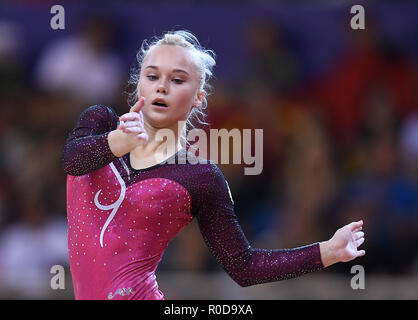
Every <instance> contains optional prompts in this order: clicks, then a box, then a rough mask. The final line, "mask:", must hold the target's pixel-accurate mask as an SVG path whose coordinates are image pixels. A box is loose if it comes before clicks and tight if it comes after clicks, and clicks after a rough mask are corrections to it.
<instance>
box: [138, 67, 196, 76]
mask: <svg viewBox="0 0 418 320" xmlns="http://www.w3.org/2000/svg"><path fill="white" fill-rule="evenodd" d="M148 68H150V69H155V70H158V67H157V66H147V67H146V68H145V69H148ZM173 72H182V73H185V74H187V75H189V73H188V72H187V71H185V70H183V69H173Z"/></svg>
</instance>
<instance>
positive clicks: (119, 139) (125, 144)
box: [107, 129, 135, 157]
mask: <svg viewBox="0 0 418 320" xmlns="http://www.w3.org/2000/svg"><path fill="white" fill-rule="evenodd" d="M126 135H127V134H126V133H124V132H123V131H121V130H118V129H116V130H113V131H111V132H109V134H108V136H107V141H108V144H109V148H110V151H112V153H113V154H114V155H115V156H116V157H122V156H123V155H125V154H126V153H128V152H130V151H131V150H132V149H134V147H135V145H134V144H133V143H131V142H130V139H128V138H129V137H127V136H126Z"/></svg>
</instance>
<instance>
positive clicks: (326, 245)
mask: <svg viewBox="0 0 418 320" xmlns="http://www.w3.org/2000/svg"><path fill="white" fill-rule="evenodd" d="M319 251H320V253H321V261H322V264H323V265H324V267H325V268H326V267H329V266H330V265H332V264H334V263H337V262H338V261H337V259H336V255H335V250H334V248H333V246H332V243H331V241H330V240H327V241H322V242H320V243H319Z"/></svg>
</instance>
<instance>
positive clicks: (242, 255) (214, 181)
mask: <svg viewBox="0 0 418 320" xmlns="http://www.w3.org/2000/svg"><path fill="white" fill-rule="evenodd" d="M201 178H202V184H201V185H202V186H203V187H204V188H205V189H206V192H205V193H204V194H205V196H204V197H202V201H200V204H199V206H198V208H197V210H196V217H197V221H198V224H199V227H200V230H201V233H202V236H203V239H204V240H205V242H206V244H207V245H208V247H209V249H210V251H211V252H212V254H213V255H214V256H215V257H216V259H217V260H218V262H219V263H220V265H221V266H222V267H223V268H224V270H225V271H226V272H227V273H228V274H229V275H230V276H231V278H232V279H234V280H235V281H236V282H237V283H238V284H239V285H240V286H251V285H254V284H259V283H266V282H273V281H279V280H284V279H289V278H294V277H298V276H301V275H303V274H306V273H310V272H314V271H317V270H320V269H323V268H324V267H327V266H328V265H330V264H332V263H335V262H338V261H343V260H341V259H342V258H344V259H348V258H349V257H352V256H358V255H359V254H358V253H355V250H354V247H355V246H356V245H357V244H358V243H359V242H358V239H356V240H355V242H353V241H351V240H348V239H349V236H350V235H351V233H350V231H349V230H356V228H357V229H358V228H359V225H354V224H350V225H348V226H346V227H344V228H341V229H340V230H338V231H337V232H336V234H335V235H334V237H333V238H332V239H331V240H329V241H325V242H321V243H319V242H318V243H314V244H310V245H307V246H303V247H297V248H293V249H258V248H252V247H251V245H250V244H249V242H248V240H247V238H246V237H245V235H244V233H243V231H242V229H241V226H240V225H239V223H238V219H237V216H236V214H235V212H234V209H233V201H232V198H231V196H230V192H229V188H228V185H227V183H226V181H225V179H224V176H223V175H222V172H221V171H220V170H219V168H218V167H217V166H216V165H214V164H212V165H211V169H210V170H208V172H207V174H206V177H205V175H203V176H202V177H201ZM348 228H354V229H348ZM350 239H352V238H350ZM360 244H361V243H360ZM344 248H349V249H348V250H344ZM355 248H357V247H355ZM350 254H352V255H351V256H350ZM347 261H348V260H347Z"/></svg>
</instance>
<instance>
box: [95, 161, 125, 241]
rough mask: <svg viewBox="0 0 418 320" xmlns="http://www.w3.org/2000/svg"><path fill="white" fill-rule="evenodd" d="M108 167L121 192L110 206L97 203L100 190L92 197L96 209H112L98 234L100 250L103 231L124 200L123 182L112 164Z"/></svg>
mask: <svg viewBox="0 0 418 320" xmlns="http://www.w3.org/2000/svg"><path fill="white" fill-rule="evenodd" d="M110 167H111V168H112V171H113V173H114V174H115V175H116V178H117V179H118V181H119V183H120V186H121V190H120V196H119V199H118V200H117V201H116V202H115V203H113V204H110V205H107V206H104V205H101V204H100V203H99V194H100V192H101V191H102V189H100V190H99V191H97V193H96V195H95V196H94V204H95V205H96V207H97V208H99V209H101V210H110V209H113V210H112V212H111V213H110V215H109V217H108V218H107V220H106V222H105V224H104V226H103V229H102V232H101V233H100V245H101V246H102V248H103V236H104V233H105V231H106V229H107V227H108V225H109V223H110V221H112V219H113V217H114V216H115V214H116V211H118V209H119V207H120V205H121V204H122V201H123V199H124V198H125V192H126V185H125V182H124V181H123V179H122V177H121V176H120V174H119V172H118V170H116V167H115V166H114V164H113V163H111V164H110Z"/></svg>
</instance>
